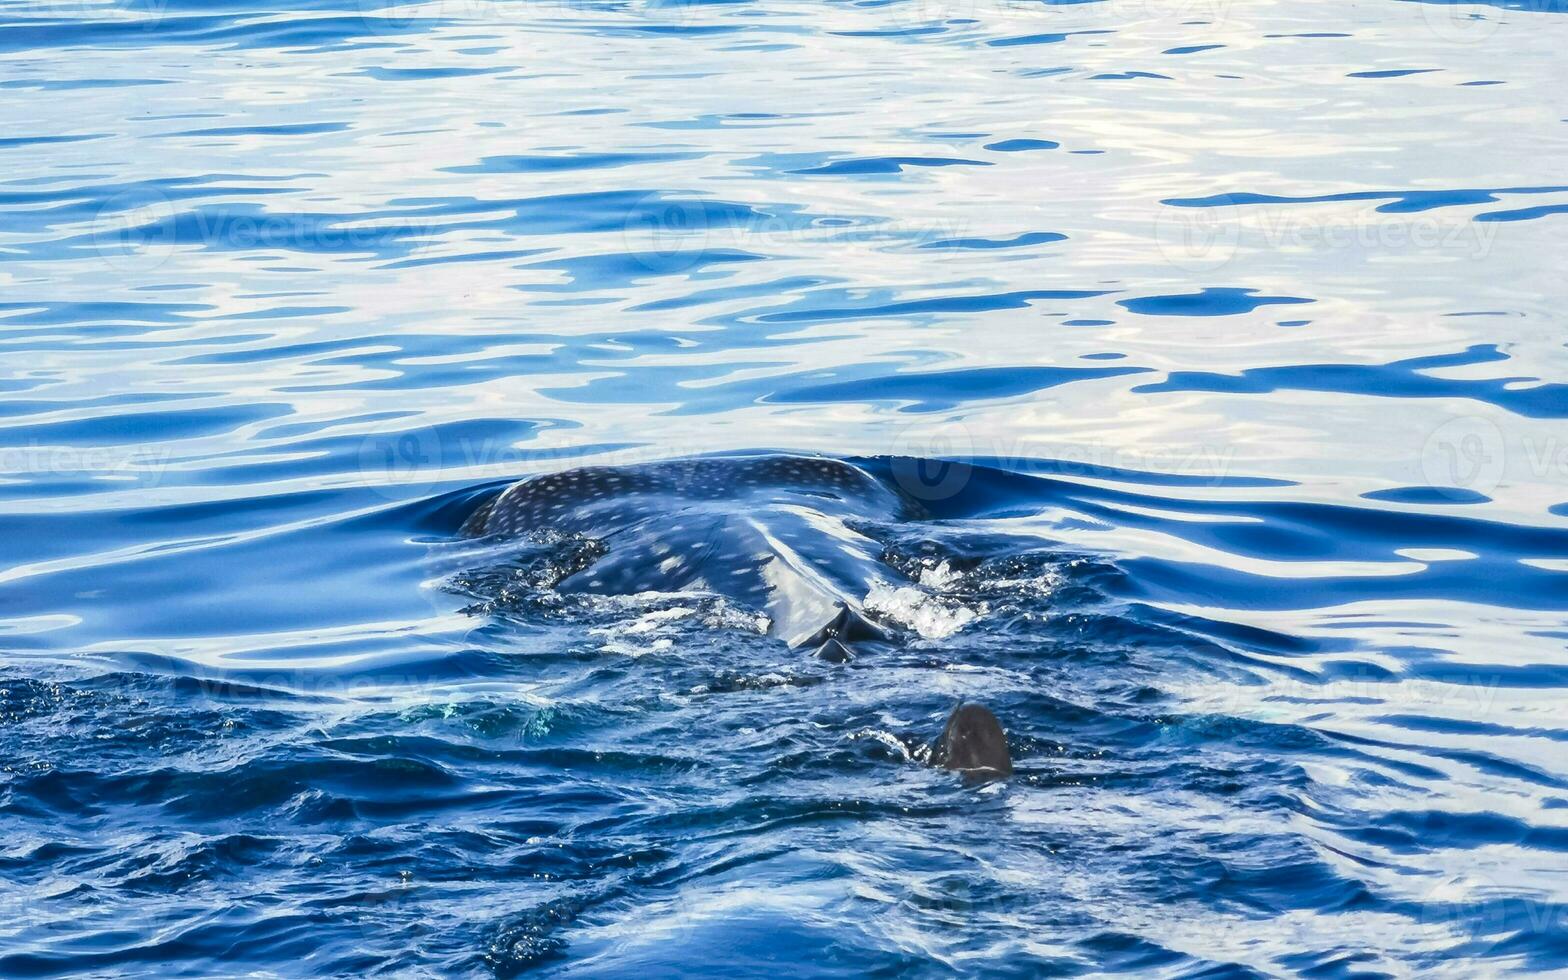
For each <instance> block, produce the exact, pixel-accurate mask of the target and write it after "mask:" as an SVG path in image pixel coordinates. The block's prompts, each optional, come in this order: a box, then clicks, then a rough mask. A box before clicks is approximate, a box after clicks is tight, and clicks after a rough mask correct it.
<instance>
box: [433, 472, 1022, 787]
mask: <svg viewBox="0 0 1568 980" xmlns="http://www.w3.org/2000/svg"><path fill="white" fill-rule="evenodd" d="M926 517H927V514H926V511H925V508H924V507H923V506H922V505H921V503H920V502H919V501H918V500H917V499H915V498H914V497H913V496H911V495H910V494H908V493H907V492H905V491H904V490H903V489H902V488H901V487H899V486H897V485H896V484H893V483H889V482H884V481H883V480H880V479H878V478H877V477H875V476H873V475H872V474H871V473H870V472H868V471H867V470H866V469H863V468H862V467H860V466H857V465H855V464H854V463H852V462H849V461H847V460H843V459H838V458H834V457H827V456H797V455H785V454H779V453H769V454H764V455H741V456H705V457H695V458H690V459H678V460H668V461H663V462H655V463H643V464H637V465H629V466H585V467H580V468H576V469H570V470H565V471H561V472H556V473H549V474H542V475H539V476H533V477H529V478H526V479H523V480H520V481H518V482H516V483H513V484H511V485H510V486H507V487H506V488H505V489H503V490H502V491H501V492H500V493H498V494H496V495H494V496H492V497H490V498H489V499H488V500H486V501H484V502H483V503H481V504H480V505H479V507H478V508H477V509H476V510H474V511H473V513H472V514H471V515H470V516H469V517H468V518H467V519H466V520H465V521H464V522H463V524H462V527H461V528H460V530H459V533H460V534H461V535H462V536H465V537H471V538H493V539H496V540H505V539H508V538H516V537H522V536H537V535H540V534H544V533H548V534H557V535H568V536H572V537H575V538H578V539H582V540H587V541H591V542H593V543H594V545H595V547H594V548H593V549H592V550H591V551H590V552H588V558H587V560H586V561H583V562H580V563H578V564H577V565H576V566H574V567H572V568H569V569H565V570H563V574H562V576H561V577H560V578H559V579H558V580H557V581H555V582H554V583H553V588H554V589H555V590H556V591H557V592H560V593H563V594H570V593H589V594H602V595H636V594H638V593H643V592H697V593H708V594H713V595H717V596H721V597H724V598H726V599H729V600H732V601H734V602H736V603H738V604H740V605H741V606H742V607H745V608H751V609H755V610H758V611H759V612H761V613H762V614H764V615H765V616H766V619H767V632H768V633H769V634H770V635H773V636H776V637H778V638H780V639H782V640H783V641H784V642H785V643H786V644H787V645H788V646H789V647H790V648H792V649H809V650H811V651H812V652H813V653H814V654H815V655H816V656H817V657H818V658H820V659H822V660H825V661H828V662H833V663H844V662H847V661H850V660H853V659H854V658H855V655H856V650H857V649H861V648H864V647H865V646H866V645H868V644H872V645H874V644H878V643H888V642H892V641H893V640H894V638H895V633H894V632H893V631H892V630H889V629H887V628H885V627H884V626H883V625H881V624H879V623H877V622H876V621H875V619H874V617H871V616H868V615H867V613H866V609H865V597H866V596H867V595H869V594H871V592H872V591H873V590H874V589H875V588H876V587H877V586H878V585H879V584H881V583H885V582H886V581H887V580H888V579H889V578H891V577H893V575H894V574H895V573H893V572H892V571H891V569H889V568H888V566H887V565H886V564H884V563H883V561H882V552H883V548H882V545H881V544H880V543H879V542H877V541H876V540H875V539H873V538H872V537H870V536H868V534H867V533H866V530H867V529H868V528H870V527H873V526H876V525H886V524H891V523H896V522H906V521H915V520H921V519H924V518H926ZM932 758H933V760H934V761H936V762H937V763H938V764H939V765H942V766H944V767H946V768H949V769H954V770H959V771H962V772H964V773H966V774H968V775H974V774H991V775H996V776H1006V775H1009V774H1010V773H1011V772H1012V763H1011V759H1010V757H1009V754H1008V748H1007V740H1006V736H1005V734H1003V733H1002V729H1001V726H1000V724H999V723H997V722H996V720H995V718H994V716H992V715H991V713H990V712H989V711H987V710H986V709H984V708H983V707H981V706H978V705H960V706H959V707H958V708H956V709H955V710H954V712H953V714H952V716H951V717H950V718H949V720H948V724H947V727H946V729H945V730H944V733H943V736H942V739H941V741H940V743H939V744H938V745H937V747H936V750H935V751H934V752H933V753H932Z"/></svg>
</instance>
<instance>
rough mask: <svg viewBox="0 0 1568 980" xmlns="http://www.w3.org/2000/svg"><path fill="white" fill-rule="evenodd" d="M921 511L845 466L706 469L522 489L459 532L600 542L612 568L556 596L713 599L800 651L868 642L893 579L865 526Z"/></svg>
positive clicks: (766, 460)
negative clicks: (761, 621) (864, 611)
mask: <svg viewBox="0 0 1568 980" xmlns="http://www.w3.org/2000/svg"><path fill="white" fill-rule="evenodd" d="M913 508H914V505H913V504H911V503H910V501H908V500H907V499H906V498H905V497H903V496H902V495H900V494H899V493H898V492H896V491H895V490H892V489H890V488H888V487H887V486H885V485H884V484H882V483H881V482H879V481H878V480H876V479H875V478H874V477H872V476H871V475H870V474H868V473H866V472H865V471H864V470H862V469H860V468H859V467H857V466H854V465H853V464H851V463H848V462H845V461H843V460H837V459H826V458H820V457H808V456H786V455H768V456H754V457H746V456H741V457H735V456H727V457H704V458H698V459H690V460H675V461H671V462H664V463H650V464H646V465H641V466H626V467H583V468H580V469H574V470H567V471H564V472H561V473H553V474H549V475H545V476H539V477H534V478H531V479H527V480H523V481H521V482H519V483H516V484H513V485H512V486H511V487H508V488H507V489H506V490H505V491H503V492H502V493H501V494H500V495H499V496H498V497H496V498H495V499H494V500H492V501H491V502H490V503H489V504H486V505H485V506H483V507H481V508H480V509H479V510H478V511H476V512H475V513H474V515H473V516H472V517H470V518H469V520H468V521H467V522H466V523H465V524H464V526H463V533H465V534H468V535H471V536H488V535H496V536H502V537H509V536H515V535H523V534H530V533H537V532H540V531H545V530H549V531H555V532H562V533H566V534H572V535H581V536H585V537H589V538H592V539H595V540H597V541H600V542H602V544H603V546H604V550H603V554H602V556H601V557H600V558H599V559H598V560H597V561H595V562H594V563H593V564H591V565H589V566H588V567H586V568H583V569H581V570H579V571H576V572H574V573H573V574H571V575H569V576H567V577H566V578H564V579H562V580H561V581H559V582H558V583H556V584H555V588H556V589H557V590H558V591H561V592H588V593H604V594H612V595H631V594H637V593H641V592H680V591H690V592H709V593H714V594H718V595H722V596H724V597H726V598H729V599H732V600H735V601H737V602H739V603H741V604H742V605H746V606H749V607H752V608H756V609H759V610H761V611H763V612H765V613H766V614H767V616H768V617H769V621H770V632H771V633H772V634H773V635H776V636H778V637H780V638H782V639H783V640H784V641H785V642H786V643H788V644H789V645H790V646H800V645H805V644H808V643H812V644H818V643H823V642H825V641H826V640H828V639H832V638H839V639H849V638H851V637H850V636H849V635H848V634H849V633H850V632H851V631H858V632H859V633H862V634H863V633H865V632H866V631H868V630H870V629H872V628H871V627H870V626H869V624H867V623H866V622H865V620H864V619H863V618H862V617H861V615H860V604H861V601H862V599H863V598H864V597H865V596H866V594H867V593H868V592H869V591H870V590H871V588H872V586H873V585H874V584H875V583H876V582H878V581H883V580H886V579H887V578H888V577H890V576H891V575H893V574H894V573H892V572H891V571H890V570H889V569H888V568H887V567H886V566H885V565H883V563H882V561H881V552H882V547H881V545H880V544H878V543H877V542H875V541H873V540H872V539H870V538H868V537H867V536H866V535H865V534H864V533H862V531H861V530H860V529H859V527H860V526H862V525H863V524H866V523H878V522H892V521H897V520H901V519H905V518H906V517H908V516H909V515H910V514H911V512H912V510H913ZM835 623H837V624H838V628H834V624H835Z"/></svg>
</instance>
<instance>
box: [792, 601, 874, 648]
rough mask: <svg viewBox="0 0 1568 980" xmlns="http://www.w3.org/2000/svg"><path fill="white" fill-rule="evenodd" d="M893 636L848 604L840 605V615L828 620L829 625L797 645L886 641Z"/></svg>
mask: <svg viewBox="0 0 1568 980" xmlns="http://www.w3.org/2000/svg"><path fill="white" fill-rule="evenodd" d="M890 639H891V637H890V636H888V634H887V631H886V630H884V629H883V628H882V627H880V626H878V625H877V624H875V623H873V622H872V621H871V620H869V619H867V618H866V617H865V616H863V615H861V614H860V613H859V612H857V611H855V610H854V609H852V608H850V607H849V606H848V605H843V606H840V607H839V611H838V615H836V616H834V617H833V618H832V619H830V620H828V622H827V625H825V626H823V627H822V628H821V629H819V630H817V631H816V632H815V633H813V634H811V635H810V636H808V637H806V638H805V639H804V640H801V641H800V642H799V643H798V644H796V645H797V646H813V645H817V644H821V643H825V642H827V641H828V640H839V641H841V642H843V643H855V642H858V641H865V640H870V641H873V642H882V643H886V642H887V641H888V640H890Z"/></svg>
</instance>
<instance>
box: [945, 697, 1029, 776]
mask: <svg viewBox="0 0 1568 980" xmlns="http://www.w3.org/2000/svg"><path fill="white" fill-rule="evenodd" d="M935 761H936V763H937V765H939V766H941V767H942V768H943V769H954V770H957V771H958V772H961V773H963V774H964V776H965V777H967V778H971V779H976V780H982V781H983V780H989V779H1006V778H1007V777H1008V776H1011V775H1012V774H1013V757H1012V754H1011V753H1010V752H1009V751H1008V749H1007V733H1006V732H1004V731H1002V723H1001V722H999V721H997V720H996V715H993V714H992V713H991V712H990V710H989V709H987V708H985V707H983V706H981V705H978V704H961V705H959V706H958V707H956V708H954V709H953V713H952V714H951V715H948V716H947V727H946V728H944V729H943V730H942V741H941V743H940V744H938V746H937V750H936V753H935Z"/></svg>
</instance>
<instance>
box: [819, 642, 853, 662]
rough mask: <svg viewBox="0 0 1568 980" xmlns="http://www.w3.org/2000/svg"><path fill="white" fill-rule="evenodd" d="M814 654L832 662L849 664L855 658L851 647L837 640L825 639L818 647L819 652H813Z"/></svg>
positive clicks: (820, 658)
mask: <svg viewBox="0 0 1568 980" xmlns="http://www.w3.org/2000/svg"><path fill="white" fill-rule="evenodd" d="M812 656H814V657H816V658H817V659H818V660H823V661H826V662H828V663H830V664H847V663H849V662H850V661H851V660H854V659H855V655H854V653H852V652H850V649H849V647H847V646H845V645H844V644H842V643H840V642H839V641H837V640H826V641H824V642H823V644H822V645H821V646H819V647H817V652H816V653H814V654H812Z"/></svg>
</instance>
